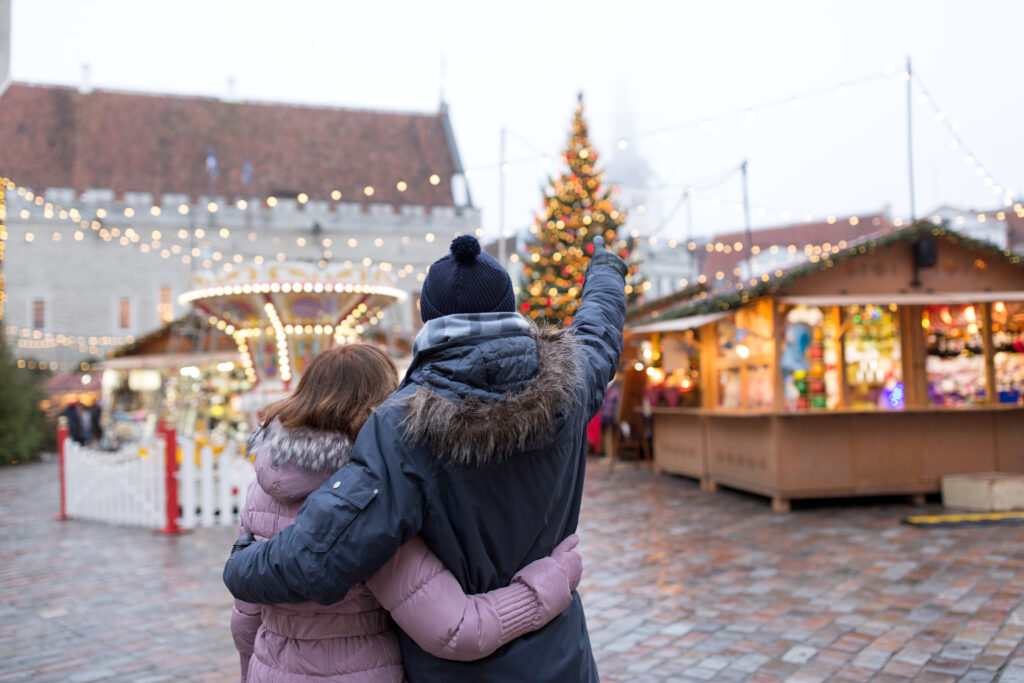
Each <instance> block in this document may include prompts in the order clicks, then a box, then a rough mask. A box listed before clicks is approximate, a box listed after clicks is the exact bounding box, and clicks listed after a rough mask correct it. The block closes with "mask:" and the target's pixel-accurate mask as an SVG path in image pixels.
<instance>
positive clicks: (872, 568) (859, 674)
mask: <svg viewBox="0 0 1024 683" xmlns="http://www.w3.org/2000/svg"><path fill="white" fill-rule="evenodd" d="M57 496H58V494H57V468H56V465H54V464H52V463H39V464H32V465H24V466H19V467H14V468H6V469H2V470H0V680H3V681H6V680H30V681H93V680H115V681H139V682H145V681H169V680H175V681H177V680H191V681H231V680H237V675H236V666H237V660H236V655H235V652H234V648H233V645H232V642H231V637H230V634H229V631H228V618H229V617H228V615H229V609H230V604H231V603H230V596H229V595H228V593H227V591H226V589H225V588H224V587H223V585H222V584H221V581H220V570H221V567H222V565H223V561H224V558H225V554H226V552H227V549H228V547H229V546H230V543H231V541H232V540H233V537H234V532H233V530H231V529H228V528H220V529H202V530H197V531H194V532H192V533H188V534H184V535H181V536H175V537H164V536H159V535H156V534H153V533H152V532H150V531H148V530H143V529H133V528H124V527H113V526H107V525H103V524H98V523H92V522H84V521H75V520H70V521H65V522H58V521H55V520H54V519H53V516H54V513H55V512H56V508H57ZM938 509H939V508H938V506H937V505H934V504H930V505H927V506H924V507H923V508H922V507H916V508H915V507H911V506H909V505H905V504H903V503H901V502H899V501H897V502H892V501H886V502H884V503H873V502H864V501H860V502H857V501H846V502H842V503H831V504H817V505H810V504H803V505H798V506H796V507H795V510H794V512H793V513H791V514H789V515H775V514H772V513H771V512H770V511H769V509H768V504H767V502H766V501H765V500H763V499H760V498H756V497H752V496H747V495H745V494H741V493H737V492H730V491H720V492H718V493H707V492H702V491H700V490H698V487H697V485H696V484H695V483H694V482H692V481H690V480H687V479H682V478H675V477H670V476H655V475H652V474H650V473H649V472H646V471H643V470H637V469H629V468H622V469H616V471H615V472H614V473H612V474H609V473H608V472H607V470H606V469H605V468H604V467H603V466H601V464H600V463H598V462H592V463H591V464H590V473H589V474H588V480H587V487H586V494H585V498H584V510H583V523H582V524H581V530H580V535H581V539H582V542H581V544H582V549H583V553H584V557H585V571H584V578H583V584H582V585H581V588H580V592H581V594H582V596H583V601H584V605H585V606H586V610H587V617H588V623H589V625H590V631H591V639H592V642H593V646H594V650H595V653H596V656H597V659H598V665H599V668H600V670H601V674H602V678H603V680H605V681H637V682H643V681H700V680H713V681H869V680H871V681H896V680H918V681H996V680H998V681H1008V682H1009V681H1024V651H1022V648H1021V638H1022V635H1024V605H1022V597H1024V571H1022V569H1024V550H1022V544H1024V526H1016V525H1001V526H975V527H958V528H937V529H918V528H916V527H911V526H907V525H903V524H901V519H902V518H903V517H905V516H906V515H908V514H910V513H919V512H922V511H936V510H938ZM527 678H528V677H527Z"/></svg>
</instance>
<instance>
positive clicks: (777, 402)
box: [772, 299, 789, 411]
mask: <svg viewBox="0 0 1024 683" xmlns="http://www.w3.org/2000/svg"><path fill="white" fill-rule="evenodd" d="M788 311H789V306H787V305H786V304H784V303H782V302H781V301H779V300H778V299H772V338H773V340H774V344H773V346H774V348H773V349H772V410H775V411H782V410H785V409H786V396H785V382H784V381H783V377H782V352H783V351H784V350H785V348H786V313H787V312H788Z"/></svg>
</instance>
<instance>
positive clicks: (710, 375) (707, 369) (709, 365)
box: [696, 322, 718, 491]
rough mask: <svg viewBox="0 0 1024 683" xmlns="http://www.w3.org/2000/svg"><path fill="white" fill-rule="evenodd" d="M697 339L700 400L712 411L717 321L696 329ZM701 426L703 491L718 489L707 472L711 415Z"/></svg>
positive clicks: (715, 398) (715, 388)
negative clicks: (703, 470)
mask: <svg viewBox="0 0 1024 683" xmlns="http://www.w3.org/2000/svg"><path fill="white" fill-rule="evenodd" d="M696 332H697V341H698V342H699V345H700V346H699V348H700V401H701V407H702V408H703V409H704V410H706V411H712V410H714V409H715V408H716V407H717V406H718V368H717V367H716V366H715V364H716V358H717V357H718V328H717V326H716V323H713V322H711V323H708V324H707V325H703V326H702V327H700V328H698V329H697V330H696ZM700 419H701V422H702V424H701V428H702V429H703V430H704V439H703V444H704V445H703V450H704V452H703V453H702V454H701V457H702V458H703V460H704V469H705V472H706V474H705V475H704V476H703V477H702V478H701V480H700V488H701V490H702V491H717V490H718V484H717V483H715V480H714V479H712V478H711V477H710V476H708V474H707V469H708V466H707V463H708V458H709V457H710V456H709V453H708V449H709V441H708V439H709V434H708V432H709V429H710V427H709V425H708V422H709V420H710V417H709V416H707V415H705V416H702V417H701V418H700Z"/></svg>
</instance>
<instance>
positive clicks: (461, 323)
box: [412, 312, 530, 358]
mask: <svg viewBox="0 0 1024 683" xmlns="http://www.w3.org/2000/svg"><path fill="white" fill-rule="evenodd" d="M529 331H530V323H529V322H528V321H527V320H526V318H524V317H523V316H521V315H519V314H518V313H509V312H500V313H453V314H452V315H444V316H441V317H440V318H434V319H433V320H428V321H427V324H426V325H424V326H423V329H421V330H420V331H419V334H417V335H416V340H415V341H413V343H412V355H413V357H414V358H415V357H416V356H417V355H418V354H419V353H420V352H421V351H423V350H425V349H429V348H430V347H432V346H438V345H440V344H444V343H446V342H450V341H453V340H455V339H464V338H466V337H479V336H482V335H492V334H495V335H497V334H511V333H515V332H521V333H524V334H527V333H529Z"/></svg>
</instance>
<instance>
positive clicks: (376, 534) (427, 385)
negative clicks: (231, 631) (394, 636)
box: [224, 236, 626, 683]
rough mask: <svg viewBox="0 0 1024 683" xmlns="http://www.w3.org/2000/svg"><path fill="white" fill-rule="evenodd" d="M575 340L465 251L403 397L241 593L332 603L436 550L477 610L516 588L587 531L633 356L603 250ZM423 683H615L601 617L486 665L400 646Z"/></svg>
mask: <svg viewBox="0 0 1024 683" xmlns="http://www.w3.org/2000/svg"><path fill="white" fill-rule="evenodd" d="M595 242H596V244H595V254H594V257H593V258H592V259H591V262H590V266H589V268H588V270H587V276H586V281H585V284H584V289H583V294H582V301H581V303H580V306H579V309H578V311H577V314H576V316H575V319H574V320H573V322H572V325H571V326H569V327H568V328H565V329H561V330H548V331H542V330H540V329H538V328H537V327H536V326H535V325H534V324H532V323H531V322H529V321H528V320H527V319H526V318H524V317H523V316H521V315H519V314H518V313H516V312H515V297H514V295H513V292H512V283H511V280H510V279H509V276H508V273H506V272H505V270H504V269H503V268H502V267H501V266H500V265H499V264H498V263H497V261H495V260H494V259H492V258H491V257H490V256H488V255H487V254H486V253H481V251H480V245H479V243H478V242H477V241H476V239H474V238H472V237H469V236H464V237H459V238H456V239H455V241H453V242H452V248H451V253H450V254H447V255H445V256H444V257H443V258H441V259H439V260H438V261H436V262H435V263H434V264H433V265H432V266H431V268H430V271H429V274H428V276H427V279H426V281H425V282H424V285H423V292H422V294H421V296H420V311H421V316H422V317H423V320H424V323H425V325H424V327H423V329H422V330H421V331H420V333H419V334H418V335H417V337H416V341H415V343H414V344H413V361H412V365H411V367H410V368H409V371H408V373H406V377H405V379H404V381H403V382H402V385H401V386H400V387H399V389H398V391H396V392H395V393H394V394H392V395H391V397H389V398H388V400H387V401H386V402H385V403H384V404H383V405H381V406H380V407H379V408H378V409H377V410H376V411H375V412H374V414H373V415H372V416H371V417H370V419H369V420H368V421H367V422H366V424H365V425H364V426H363V428H362V431H360V432H359V436H358V438H357V439H356V442H355V445H354V447H353V450H352V454H351V461H350V462H349V464H347V465H346V466H345V467H343V468H341V469H340V470H338V472H337V473H335V474H334V475H333V476H332V477H331V478H330V479H329V480H328V481H327V482H326V483H325V484H324V485H323V487H321V488H320V489H319V490H318V491H316V492H314V493H313V494H312V495H310V496H309V498H308V499H307V500H306V503H305V504H304V505H303V507H302V509H301V510H300V511H299V515H298V518H297V519H296V521H295V524H294V525H293V526H291V527H287V528H285V529H284V530H282V531H281V532H280V533H279V534H278V535H277V536H276V537H275V538H273V539H271V540H270V541H267V542H266V543H257V544H253V545H252V546H250V547H248V548H245V549H244V550H241V551H239V552H236V553H234V554H233V555H232V557H231V559H229V560H228V562H227V564H226V565H225V567H224V582H225V584H227V586H228V588H229V589H230V590H231V593H232V594H233V595H234V596H235V597H236V598H239V599H242V600H246V601H249V602H256V603H281V602H300V601H305V600H314V601H316V602H318V603H321V604H325V605H326V604H331V603H334V602H336V601H338V600H340V599H341V598H342V597H343V596H344V595H345V593H346V592H347V591H348V589H349V588H350V587H351V586H353V585H354V584H356V583H358V582H359V581H362V580H364V579H365V578H367V577H368V576H370V575H371V574H372V573H373V572H375V571H376V570H377V569H378V568H379V567H381V566H382V565H383V564H384V563H385V562H386V561H387V560H388V559H389V558H390V557H391V556H392V555H393V554H394V552H395V550H396V549H397V548H398V547H399V546H400V545H401V544H403V543H404V542H405V541H407V540H409V539H410V538H411V537H412V536H414V535H416V534H419V535H420V536H421V537H422V538H423V539H424V540H425V541H426V543H427V545H428V546H430V548H431V550H433V552H434V553H435V554H436V555H437V556H438V557H440V558H441V561H442V562H444V564H445V566H446V567H447V568H448V569H449V570H451V572H452V573H453V574H454V575H455V576H456V577H457V578H458V579H459V581H460V582H461V583H462V586H463V588H464V589H465V590H466V591H467V592H468V593H477V592H482V591H487V590H490V589H493V588H498V587H500V586H504V585H506V584H507V583H508V582H509V581H510V580H511V578H512V575H513V574H515V572H516V571H517V570H518V569H519V568H521V567H523V566H524V565H526V564H528V563H529V562H531V561H533V560H535V559H538V558H540V557H544V556H545V555H547V554H549V553H550V552H551V551H552V550H553V549H554V547H555V546H556V545H558V543H559V541H561V540H562V539H563V538H565V537H566V536H568V535H569V534H571V533H573V532H574V531H575V530H576V526H577V522H578V520H579V511H580V499H581V497H582V494H583V478H584V471H585V467H586V427H587V423H588V422H589V421H590V419H591V418H592V417H593V416H594V415H595V414H596V413H597V410H598V408H599V407H600V405H601V399H602V397H603V395H604V390H605V386H606V385H607V384H608V382H609V380H611V378H612V376H613V374H614V372H615V369H616V366H617V365H618V360H619V356H620V354H621V353H622V327H623V324H624V320H625V309H626V299H625V293H624V282H625V275H626V264H625V263H624V262H623V261H622V260H621V259H620V258H619V257H618V256H616V255H615V254H613V253H611V252H609V251H608V250H606V249H604V248H603V241H602V240H600V238H598V240H595ZM399 641H400V643H401V648H402V656H403V659H404V662H405V667H406V672H407V675H408V676H409V678H410V680H412V681H439V682H440V681H444V682H448V681H453V680H463V681H474V682H477V681H522V680H530V681H551V682H552V683H554V682H558V683H564V682H566V681H593V682H596V681H598V680H599V679H598V674H597V667H596V665H595V663H594V658H593V654H592V653H591V649H590V638H589V636H588V634H587V625H586V620H585V618H584V615H583V605H582V603H581V602H580V598H579V595H576V594H574V597H573V602H572V604H571V605H570V606H569V607H568V608H566V610H565V611H564V612H563V613H562V614H561V615H559V616H558V617H556V618H555V619H554V620H552V621H551V622H550V623H549V624H548V625H547V626H545V627H544V628H542V629H540V630H538V631H535V632H533V633H530V634H528V635H526V636H523V637H522V638H519V639H518V640H515V641H513V642H511V643H509V644H508V645H506V646H504V647H502V648H501V649H499V650H498V651H497V652H495V653H494V654H492V655H491V656H489V657H487V658H485V659H481V660H478V661H475V662H453V661H446V660H441V659H437V658H435V657H432V656H431V655H428V654H427V653H425V652H424V651H423V650H421V649H420V648H419V647H417V646H416V644H415V643H414V642H413V641H412V640H411V639H409V638H408V637H406V636H405V635H404V634H402V633H401V632H399Z"/></svg>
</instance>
